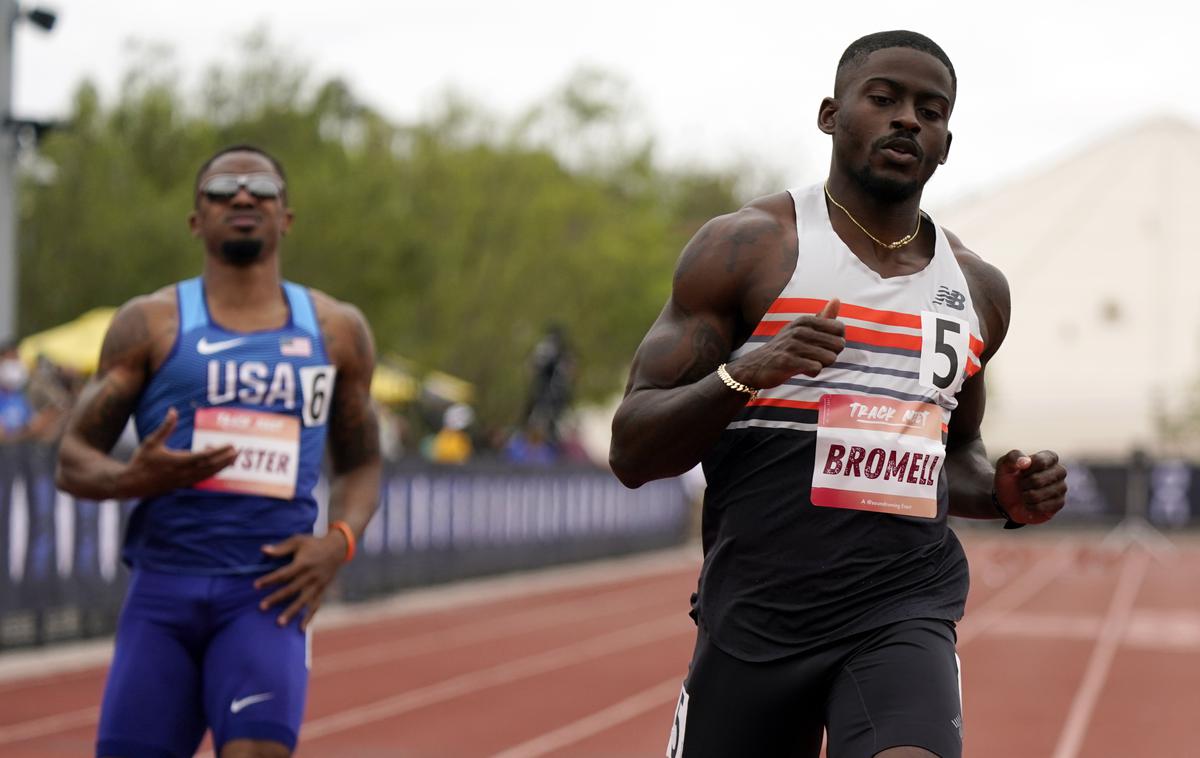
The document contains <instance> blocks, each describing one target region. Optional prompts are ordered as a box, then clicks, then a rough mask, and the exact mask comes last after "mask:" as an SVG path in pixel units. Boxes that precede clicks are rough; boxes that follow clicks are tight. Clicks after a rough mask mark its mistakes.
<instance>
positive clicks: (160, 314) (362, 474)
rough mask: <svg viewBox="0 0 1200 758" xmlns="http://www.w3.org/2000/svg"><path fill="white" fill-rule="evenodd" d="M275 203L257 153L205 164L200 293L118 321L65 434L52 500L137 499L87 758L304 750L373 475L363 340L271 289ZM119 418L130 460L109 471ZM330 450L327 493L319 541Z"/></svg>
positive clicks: (275, 275) (280, 217) (275, 263)
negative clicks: (314, 675)
mask: <svg viewBox="0 0 1200 758" xmlns="http://www.w3.org/2000/svg"><path fill="white" fill-rule="evenodd" d="M286 197H287V195H286V184H285V179H284V175H283V170H282V168H281V167H280V166H279V164H278V162H277V161H275V160H274V159H273V158H271V157H270V156H269V155H268V154H266V153H265V152H263V151H262V150H260V149H258V148H255V147H252V146H235V147H233V148H229V149H226V150H222V151H221V152H219V153H217V154H216V155H215V156H213V158H212V159H210V160H209V161H208V162H206V163H205V164H204V166H203V167H202V168H201V170H200V173H199V175H198V177H197V182H196V201H195V209H194V211H193V213H192V214H191V217H190V219H189V222H190V225H191V228H192V231H193V234H194V235H195V236H196V237H198V238H199V239H201V240H202V241H203V243H204V246H205V251H206V255H205V260H204V272H203V275H202V276H199V277H196V278H193V279H189V280H186V281H183V282H180V283H178V284H176V285H173V286H170V287H166V288H164V289H162V290H159V291H157V292H155V293H153V294H150V295H146V296H143V297H139V298H135V299H133V300H131V301H130V302H129V303H127V304H126V305H125V306H123V307H122V308H121V309H120V310H119V311H118V313H117V315H116V316H115V317H114V320H113V323H112V325H111V326H110V328H109V332H108V334H107V335H106V337H105V341H104V347H103V349H102V352H101V358H100V366H99V369H98V371H97V373H96V376H95V377H94V378H93V379H92V381H91V382H90V383H89V385H88V387H87V389H86V390H85V392H84V394H83V396H82V397H81V399H80V402H79V404H78V406H77V407H76V409H75V411H74V412H73V414H72V417H71V420H70V422H69V424H68V428H67V432H66V435H65V437H64V440H63V443H62V447H61V451H60V454H59V474H58V478H59V486H60V487H61V488H63V489H64V490H67V491H69V492H71V493H73V494H75V495H77V496H79V497H86V498H91V499H105V498H136V499H137V505H136V507H135V508H134V510H133V513H132V515H131V517H130V521H129V525H128V528H127V531H126V534H125V543H124V548H123V552H122V556H123V558H124V560H125V562H126V563H127V564H128V565H129V566H130V567H131V568H132V576H131V580H130V587H129V593H128V596H127V598H126V602H125V605H124V607H123V608H122V611H121V618H120V620H119V622H118V627H117V635H116V649H115V652H114V655H113V661H112V665H111V668H110V671H109V675H108V681H107V683H106V686H105V693H104V702H103V704H102V707H101V715H100V726H99V733H98V735H97V741H96V755H97V756H100V757H106V756H107V757H116V756H121V757H122V758H165V757H167V756H179V757H180V758H185V757H186V758H190V757H191V756H192V755H194V754H195V751H196V748H197V747H198V745H199V744H200V741H201V739H202V738H203V736H204V732H205V730H206V729H211V730H212V735H213V742H214V745H215V746H216V749H217V751H218V754H219V756H220V758H252V757H254V758H263V757H266V756H286V755H290V754H291V752H292V751H293V750H294V749H295V747H296V743H297V739H298V736H299V732H300V722H301V719H302V718H303V714H304V703H305V698H306V695H307V686H308V667H309V655H310V636H309V630H308V624H309V623H310V622H311V620H312V617H313V614H315V613H316V611H317V609H318V607H319V606H320V602H321V597H322V595H323V593H324V591H325V589H326V587H327V586H328V585H329V583H330V581H331V580H332V579H333V577H334V575H335V574H336V572H337V570H338V568H339V566H340V565H341V564H342V563H343V562H344V561H345V560H348V559H349V558H350V557H352V556H353V553H354V545H355V541H356V539H357V537H358V535H361V534H362V531H363V529H364V528H365V527H366V524H367V521H368V520H369V519H370V517H371V515H372V513H373V512H374V510H375V507H376V504H377V501H378V491H379V473H380V464H379V439H378V427H377V424H376V421H375V418H374V415H373V411H372V410H371V406H370V397H369V394H368V391H369V387H370V379H371V372H372V369H373V363H374V349H373V346H372V344H371V336H370V332H369V329H368V327H367V324H366V322H365V320H364V319H363V318H362V315H361V314H360V313H359V312H358V311H357V310H356V309H355V308H353V307H352V306H349V305H347V304H344V303H340V302H338V301H336V300H334V299H332V298H330V297H328V296H326V295H323V294H321V293H319V292H316V291H315V290H310V289H308V288H305V287H302V286H300V285H297V284H294V283H291V282H287V281H284V280H283V279H282V278H281V276H280V271H279V268H280V267H279V246H280V245H279V243H280V240H281V238H282V236H283V235H284V234H285V233H286V232H287V230H288V229H289V228H290V226H291V222H292V213H291V211H290V210H289V209H288V207H287V203H286ZM130 416H132V417H133V419H134V421H135V423H136V426H137V431H138V435H139V438H140V440H141V444H140V445H139V447H138V449H137V451H136V452H135V454H134V456H133V458H132V459H131V460H130V461H128V462H120V461H116V460H114V459H112V458H111V457H109V455H108V451H109V450H110V449H111V448H112V445H113V443H114V442H115V440H116V438H117V436H118V435H119V434H120V431H121V428H122V427H123V426H124V424H125V423H126V420H127V419H128V418H129V417H130ZM327 438H328V440H329V441H330V442H332V443H333V444H331V445H329V452H330V460H331V462H332V472H331V475H332V478H333V481H332V485H333V486H332V487H331V490H332V491H333V492H334V493H335V495H334V497H333V498H332V502H331V503H330V519H331V520H330V527H331V528H330V529H329V530H328V532H327V533H326V534H325V535H324V536H321V537H316V536H313V530H314V523H315V521H316V519H317V503H316V500H315V498H314V495H313V490H314V487H315V486H316V484H317V479H318V477H319V475H320V472H321V464H322V459H323V456H324V454H325V450H326V443H327Z"/></svg>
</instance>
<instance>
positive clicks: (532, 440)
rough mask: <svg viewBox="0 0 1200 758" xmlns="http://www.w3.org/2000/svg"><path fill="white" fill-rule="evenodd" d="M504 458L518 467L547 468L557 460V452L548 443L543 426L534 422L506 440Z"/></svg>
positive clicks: (536, 421) (547, 436)
mask: <svg viewBox="0 0 1200 758" xmlns="http://www.w3.org/2000/svg"><path fill="white" fill-rule="evenodd" d="M504 458H505V460H507V461H508V462H509V463H513V464H516V465H518V466H547V465H550V464H552V463H554V462H555V461H557V460H558V450H557V449H556V448H555V446H554V444H553V443H552V442H551V441H550V439H549V435H548V434H547V432H546V427H545V425H544V424H543V423H538V420H535V421H533V422H531V423H529V424H527V425H525V427H524V428H523V429H518V430H517V431H516V432H514V433H513V435H512V436H511V437H509V438H508V444H507V445H506V446H505V447H504Z"/></svg>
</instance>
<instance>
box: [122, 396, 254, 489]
mask: <svg viewBox="0 0 1200 758" xmlns="http://www.w3.org/2000/svg"><path fill="white" fill-rule="evenodd" d="M178 423H179V412H178V411H176V410H175V409H174V408H171V409H170V410H168V411H167V415H166V418H164V419H163V422H162V424H160V425H159V427H158V428H157V429H155V430H154V431H153V432H151V433H150V434H149V435H147V436H146V439H144V440H142V444H140V445H138V448H137V450H136V451H134V454H133V458H131V459H130V461H129V463H128V464H127V465H126V467H125V471H124V474H123V477H124V479H125V480H126V481H127V482H128V483H129V486H128V487H127V488H126V489H128V490H129V491H130V493H131V494H133V495H135V496H141V497H144V496H147V495H157V494H159V493H162V492H168V491H170V490H173V489H179V488H180V487H188V486H190V485H193V484H195V483H196V482H199V481H203V480H205V479H208V478H209V477H211V476H213V475H215V474H216V473H217V472H219V471H220V470H221V469H223V468H225V467H226V466H228V465H230V464H231V463H233V462H234V461H235V460H237V450H236V449H235V448H234V447H233V445H222V446H221V447H217V448H212V449H209V450H202V451H200V452H197V453H194V452H191V451H187V450H172V449H171V448H169V447H167V440H168V439H169V438H170V436H171V432H173V431H175V426H176V424H178Z"/></svg>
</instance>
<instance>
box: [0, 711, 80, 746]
mask: <svg viewBox="0 0 1200 758" xmlns="http://www.w3.org/2000/svg"><path fill="white" fill-rule="evenodd" d="M99 717H100V708H99V707H97V706H94V705H93V706H90V707H88V708H80V709H79V710H75V711H67V712H66V713H56V714H54V715H53V716H43V717H42V718H37V719H33V720H31V721H20V722H17V723H16V724H8V725H6V726H0V745H8V744H11V743H13V742H22V741H24V740H32V739H35V738H37V737H46V736H48V735H51V734H57V733H59V732H65V731H68V730H70V729H77V728H79V727H81V726H91V725H92V724H95V723H96V720H97V719H98V718H99Z"/></svg>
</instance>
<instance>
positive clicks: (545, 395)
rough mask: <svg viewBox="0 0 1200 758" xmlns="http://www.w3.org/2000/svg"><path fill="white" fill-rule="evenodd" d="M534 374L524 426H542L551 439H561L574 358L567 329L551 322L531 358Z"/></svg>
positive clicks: (572, 381)
mask: <svg viewBox="0 0 1200 758" xmlns="http://www.w3.org/2000/svg"><path fill="white" fill-rule="evenodd" d="M529 363H530V370H531V372H532V374H533V376H532V380H531V382H530V386H529V399H528V400H527V401H526V403H525V415H524V418H523V419H522V421H523V423H524V425H525V427H526V428H527V429H528V428H530V427H531V426H534V425H537V426H541V427H542V428H543V429H544V430H545V433H546V435H547V436H548V438H549V440H550V442H551V443H557V441H558V439H559V429H558V424H559V419H560V418H561V417H562V414H563V412H564V411H565V410H566V409H567V407H568V406H569V405H570V404H571V394H572V385H573V384H574V382H575V358H574V356H573V355H572V354H571V349H570V347H569V346H568V345H567V336H566V330H565V329H564V328H563V327H562V325H561V324H551V325H550V326H549V327H547V329H546V334H545V336H544V337H542V339H541V340H540V341H539V342H538V343H537V345H536V346H535V347H534V348H533V354H532V355H531V356H530V358H529Z"/></svg>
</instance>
